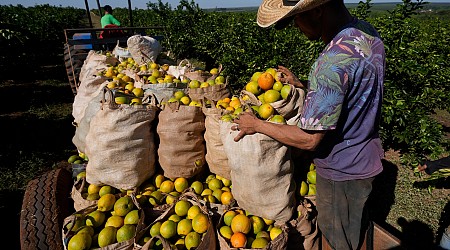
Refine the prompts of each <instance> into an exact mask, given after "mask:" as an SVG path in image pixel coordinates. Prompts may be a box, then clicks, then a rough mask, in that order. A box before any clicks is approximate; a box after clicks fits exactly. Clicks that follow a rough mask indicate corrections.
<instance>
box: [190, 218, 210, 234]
mask: <svg viewBox="0 0 450 250" xmlns="http://www.w3.org/2000/svg"><path fill="white" fill-rule="evenodd" d="M208 225H209V220H208V216H206V215H205V214H203V213H199V214H197V215H196V216H195V217H194V219H192V229H194V231H195V232H197V233H199V234H202V233H204V232H206V230H208Z"/></svg>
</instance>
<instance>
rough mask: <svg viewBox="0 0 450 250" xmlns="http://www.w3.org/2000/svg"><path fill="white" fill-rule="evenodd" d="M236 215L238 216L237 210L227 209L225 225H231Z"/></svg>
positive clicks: (224, 217)
mask: <svg viewBox="0 0 450 250" xmlns="http://www.w3.org/2000/svg"><path fill="white" fill-rule="evenodd" d="M234 216H236V212H235V211H233V210H230V211H227V212H226V213H225V214H224V215H223V222H224V223H225V225H227V226H231V221H232V220H233V218H234Z"/></svg>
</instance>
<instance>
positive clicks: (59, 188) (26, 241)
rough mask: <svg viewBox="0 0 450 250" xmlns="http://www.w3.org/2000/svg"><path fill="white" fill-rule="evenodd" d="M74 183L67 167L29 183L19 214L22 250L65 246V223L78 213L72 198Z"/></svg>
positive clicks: (52, 171) (47, 173)
mask: <svg viewBox="0 0 450 250" xmlns="http://www.w3.org/2000/svg"><path fill="white" fill-rule="evenodd" d="M72 186H73V179H72V174H71V173H70V172H69V171H68V170H67V169H64V168H58V169H55V170H51V171H48V172H46V173H44V174H42V175H40V176H39V177H37V178H35V179H33V180H31V181H30V182H28V185H27V188H26V190H25V194H24V198H23V203H22V210H21V214H20V244H21V249H22V250H28V249H30V250H31V249H34V250H36V249H40V250H43V249H55V250H56V249H58V250H59V249H64V246H63V242H62V226H63V222H64V219H65V218H66V217H68V216H69V215H71V214H73V213H74V212H75V209H74V206H73V201H72V200H71V199H70V191H71V189H72Z"/></svg>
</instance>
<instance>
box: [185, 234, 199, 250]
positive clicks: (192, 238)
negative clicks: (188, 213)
mask: <svg viewBox="0 0 450 250" xmlns="http://www.w3.org/2000/svg"><path fill="white" fill-rule="evenodd" d="M201 241H202V236H201V235H200V234H198V233H197V232H190V233H188V234H187V235H186V237H185V238H184V242H185V246H186V249H187V250H190V249H195V248H196V247H198V245H200V242H201Z"/></svg>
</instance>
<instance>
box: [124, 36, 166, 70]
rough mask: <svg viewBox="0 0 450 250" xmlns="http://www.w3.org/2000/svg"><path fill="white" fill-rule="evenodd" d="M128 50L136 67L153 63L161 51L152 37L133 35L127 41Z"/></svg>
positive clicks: (159, 45)
mask: <svg viewBox="0 0 450 250" xmlns="http://www.w3.org/2000/svg"><path fill="white" fill-rule="evenodd" d="M127 46H128V50H129V51H130V54H131V56H132V57H133V59H134V61H135V62H136V63H137V64H138V65H142V64H146V63H148V62H155V61H156V59H157V58H158V55H159V53H161V51H162V47H161V44H160V43H159V42H158V40H156V39H155V38H153V37H149V36H141V35H134V36H131V37H130V38H128V40H127Z"/></svg>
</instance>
